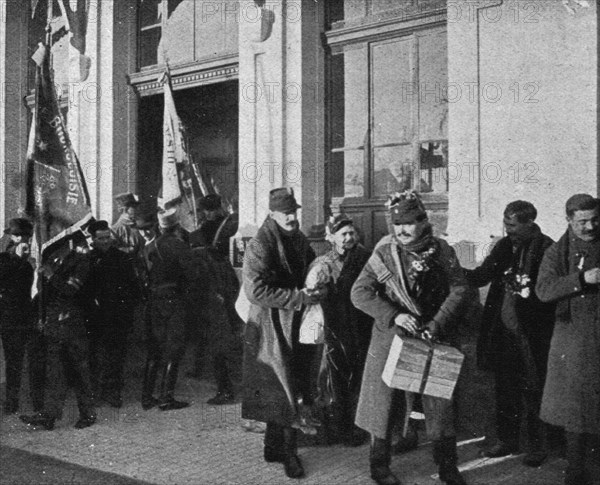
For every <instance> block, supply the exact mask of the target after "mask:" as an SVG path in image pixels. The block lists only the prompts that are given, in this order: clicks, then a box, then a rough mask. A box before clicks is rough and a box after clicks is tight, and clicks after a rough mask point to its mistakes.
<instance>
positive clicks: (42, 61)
mask: <svg viewBox="0 0 600 485" xmlns="http://www.w3.org/2000/svg"><path fill="white" fill-rule="evenodd" d="M51 18H52V4H51V3H50V4H49V8H48V20H49V22H50V20H51ZM47 30H48V31H49V30H50V29H47ZM48 37H49V36H48ZM48 40H49V39H48ZM48 44H49V42H47V44H46V45H42V44H40V47H39V48H38V50H37V51H36V52H35V54H34V56H33V60H34V61H35V63H36V65H37V67H36V84H35V110H34V117H33V120H32V125H31V132H30V137H29V146H28V152H27V156H28V180H27V214H28V216H29V217H30V218H31V220H32V221H33V222H34V238H33V246H34V248H35V253H33V254H32V256H34V257H36V259H37V267H38V273H42V274H44V275H45V276H46V277H47V284H46V285H41V284H40V282H39V281H38V284H37V285H36V287H35V289H36V290H37V291H41V290H42V288H45V289H46V290H47V291H41V293H42V294H40V295H39V297H38V300H39V301H40V308H39V316H38V318H39V327H40V328H41V331H42V332H43V333H44V335H45V336H46V337H48V355H49V357H48V358H49V361H48V375H49V376H50V377H51V379H49V380H48V382H49V384H50V388H49V389H48V396H49V399H48V402H47V403H46V405H45V407H44V410H43V411H42V412H41V413H38V414H36V415H33V416H22V417H21V419H22V420H23V421H24V422H26V423H28V424H30V425H33V426H42V427H44V428H46V429H52V428H53V427H54V421H55V420H56V419H58V418H59V417H60V415H61V414H62V408H63V406H64V400H65V397H66V392H67V389H68V386H67V380H66V376H67V375H69V374H71V373H76V374H77V379H75V381H76V382H77V385H76V389H75V391H76V394H77V401H78V407H79V412H80V418H79V420H78V421H77V424H76V427H78V428H84V427H87V426H90V425H91V424H93V423H94V422H95V419H96V413H95V411H94V409H93V405H92V398H91V393H90V385H89V384H90V383H89V370H88V365H87V358H88V350H87V336H86V333H85V326H84V319H83V311H82V296H83V295H82V292H81V289H82V287H83V285H84V283H85V280H86V278H87V274H88V272H89V261H88V258H87V256H86V255H84V254H80V253H78V252H76V251H73V248H74V247H75V246H77V245H78V246H79V247H80V248H81V249H82V250H83V248H84V247H85V246H86V243H85V238H84V237H83V234H82V232H81V229H83V228H85V226H86V225H87V224H89V222H90V221H91V220H92V219H93V218H92V212H91V207H90V201H89V195H88V192H87V188H86V185H85V181H84V179H83V174H82V171H81V167H80V164H79V160H78V158H77V155H76V154H75V151H74V150H73V147H72V145H71V141H70V139H69V134H68V130H67V127H66V124H65V121H64V119H63V116H62V113H61V111H60V107H59V105H58V101H57V98H56V92H55V90H54V83H53V79H52V73H51V70H50V47H49V45H48ZM67 367H68V368H67Z"/></svg>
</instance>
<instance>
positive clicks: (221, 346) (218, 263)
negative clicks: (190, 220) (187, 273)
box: [190, 194, 243, 405]
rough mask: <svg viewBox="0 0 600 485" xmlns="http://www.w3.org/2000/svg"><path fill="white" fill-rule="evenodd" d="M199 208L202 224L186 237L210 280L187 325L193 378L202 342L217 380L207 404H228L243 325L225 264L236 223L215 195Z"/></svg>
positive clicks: (232, 278)
mask: <svg viewBox="0 0 600 485" xmlns="http://www.w3.org/2000/svg"><path fill="white" fill-rule="evenodd" d="M199 209H201V210H202V211H203V213H204V221H203V222H202V224H201V225H200V227H199V228H198V229H196V230H195V231H194V232H192V233H191V234H190V245H191V246H192V248H193V249H194V253H195V255H196V256H197V257H198V258H199V259H200V260H201V262H202V264H203V265H204V266H205V267H206V268H207V269H208V271H210V274H211V275H213V276H214V278H213V279H212V280H211V282H210V283H209V285H208V287H205V290H208V291H204V294H203V295H202V298H200V299H199V300H198V305H199V307H200V308H199V309H198V311H197V312H195V313H196V315H195V318H194V320H195V321H192V322H190V323H191V325H192V326H193V328H192V333H193V334H195V338H196V339H197V340H198V346H197V348H196V358H195V372H194V375H195V376H198V375H200V372H201V365H202V358H203V355H202V354H203V353H204V350H205V348H206V346H205V343H206V344H208V348H210V349H211V352H212V357H213V368H214V373H215V379H216V381H217V394H216V395H215V396H214V397H212V398H211V399H209V400H208V404H217V405H219V404H228V403H230V402H232V401H233V397H234V396H233V385H232V382H231V378H230V363H231V358H232V354H233V353H234V352H235V344H236V340H237V336H238V334H239V331H240V330H241V325H242V323H243V322H242V321H241V319H240V317H239V316H238V314H237V312H236V310H235V302H236V300H237V297H238V295H239V289H240V284H239V281H238V278H237V275H236V274H235V271H234V269H233V267H232V266H231V262H230V261H229V239H230V238H231V237H232V236H233V235H234V234H235V233H236V232H237V226H238V220H237V216H236V215H235V214H227V215H226V214H225V211H224V210H223V207H222V200H221V196H220V195H218V194H208V195H206V196H205V197H203V198H202V199H201V200H200V202H199Z"/></svg>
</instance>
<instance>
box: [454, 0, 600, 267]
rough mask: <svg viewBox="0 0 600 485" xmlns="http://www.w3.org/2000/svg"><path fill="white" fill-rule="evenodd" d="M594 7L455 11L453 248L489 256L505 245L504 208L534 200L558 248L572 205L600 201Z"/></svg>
mask: <svg viewBox="0 0 600 485" xmlns="http://www.w3.org/2000/svg"><path fill="white" fill-rule="evenodd" d="M570 3H571V4H573V2H570ZM494 4H498V5H497V6H490V5H494ZM590 4H592V6H591V7H589V8H584V7H580V6H577V5H572V6H573V7H574V10H573V13H571V12H570V11H569V10H567V8H565V6H564V5H563V4H562V1H561V0H545V1H543V2H529V1H527V2H526V1H519V0H505V1H504V2H501V0H499V1H494V2H491V1H487V2H483V1H482V2H480V7H483V6H484V5H488V7H487V8H479V9H475V8H474V7H473V2H464V3H462V2H452V8H449V10H448V46H449V49H448V50H449V54H448V55H449V92H448V98H449V101H450V104H449V112H450V123H449V139H450V167H451V169H450V170H451V171H450V179H451V183H450V193H449V200H450V202H449V204H450V207H449V228H448V232H449V237H450V239H451V240H452V241H454V242H457V241H461V240H466V241H471V242H474V243H475V244H476V245H479V246H481V247H483V246H484V245H485V244H487V243H489V241H490V236H491V235H493V236H501V235H502V212H503V210H504V207H505V206H506V204H507V203H508V202H510V201H512V200H516V199H525V200H529V201H531V202H532V203H533V204H534V205H535V206H536V207H537V209H538V212H539V216H538V223H539V224H540V226H541V227H542V230H543V231H544V232H546V233H547V234H548V235H550V236H551V237H553V238H555V239H556V238H558V237H559V236H560V234H562V232H563V231H564V228H565V220H564V203H565V201H566V199H567V198H568V197H569V196H571V195H572V194H574V193H577V192H588V193H591V194H596V193H597V189H598V163H597V148H598V139H597V128H598V125H597V115H596V113H597V85H598V74H597V66H598V59H597V11H596V6H595V5H594V4H595V2H590ZM449 5H450V4H449ZM481 256H482V254H479V257H481ZM479 259H480V258H479Z"/></svg>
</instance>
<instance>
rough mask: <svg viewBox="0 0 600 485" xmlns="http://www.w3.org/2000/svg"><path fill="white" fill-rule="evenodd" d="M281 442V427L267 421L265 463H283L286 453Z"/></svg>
mask: <svg viewBox="0 0 600 485" xmlns="http://www.w3.org/2000/svg"><path fill="white" fill-rule="evenodd" d="M283 443H284V442H283V427H282V426H280V425H278V424H275V423H267V428H266V430H265V449H264V457H265V461H266V462H267V463H285V456H286V455H285V449H284V446H283Z"/></svg>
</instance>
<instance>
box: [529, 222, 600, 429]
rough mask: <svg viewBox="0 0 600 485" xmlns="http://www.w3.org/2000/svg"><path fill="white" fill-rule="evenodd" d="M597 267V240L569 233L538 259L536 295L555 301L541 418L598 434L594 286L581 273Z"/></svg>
mask: <svg viewBox="0 0 600 485" xmlns="http://www.w3.org/2000/svg"><path fill="white" fill-rule="evenodd" d="M599 266H600V240H596V241H593V242H590V243H586V242H584V241H582V240H581V239H579V238H578V237H576V236H575V235H574V234H573V233H572V232H571V231H570V230H569V231H568V232H567V233H566V234H565V235H564V236H563V237H562V238H561V239H560V240H559V241H558V242H557V243H556V244H554V245H552V246H551V247H550V248H549V249H548V251H546V254H545V256H544V259H543V260H542V265H541V267H540V274H539V276H538V281H537V285H536V292H537V294H538V296H539V298H540V299H541V300H542V301H548V302H557V307H556V322H555V324H554V335H553V336H552V343H551V346H550V355H549V357H548V375H547V377H546V385H545V387H544V396H543V399H542V410H541V414H540V416H541V418H542V419H543V420H544V421H546V422H548V423H550V424H553V425H556V426H563V427H564V428H565V429H566V431H569V432H573V433H590V434H596V435H599V434H600V318H599V314H598V312H599V305H598V298H599V297H600V294H599V292H598V285H587V284H585V282H584V280H583V273H584V272H585V271H587V270H588V269H591V268H597V267H599Z"/></svg>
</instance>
